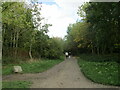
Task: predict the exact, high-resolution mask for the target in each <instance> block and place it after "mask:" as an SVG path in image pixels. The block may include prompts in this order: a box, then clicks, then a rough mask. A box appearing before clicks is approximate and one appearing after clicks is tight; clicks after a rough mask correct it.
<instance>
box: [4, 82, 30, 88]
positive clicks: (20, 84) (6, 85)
mask: <svg viewBox="0 0 120 90" xmlns="http://www.w3.org/2000/svg"><path fill="white" fill-rule="evenodd" d="M31 84H32V83H31V82H29V81H4V82H2V88H29V87H30V85H31Z"/></svg>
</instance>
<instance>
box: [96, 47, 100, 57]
mask: <svg viewBox="0 0 120 90" xmlns="http://www.w3.org/2000/svg"><path fill="white" fill-rule="evenodd" d="M97 54H98V55H99V54H100V50H99V47H97Z"/></svg>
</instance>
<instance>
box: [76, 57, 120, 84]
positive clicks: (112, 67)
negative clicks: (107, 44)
mask: <svg viewBox="0 0 120 90" xmlns="http://www.w3.org/2000/svg"><path fill="white" fill-rule="evenodd" d="M111 57H112V56H111ZM108 58H109V59H108ZM115 59H116V58H110V57H108V56H101V55H100V56H97V55H80V58H79V59H78V64H79V66H80V67H81V71H82V72H83V73H84V75H85V76H86V77H87V78H89V79H90V80H92V81H94V82H97V83H101V84H107V85H116V86H120V77H119V70H118V69H119V67H120V64H119V63H117V62H116V60H115Z"/></svg>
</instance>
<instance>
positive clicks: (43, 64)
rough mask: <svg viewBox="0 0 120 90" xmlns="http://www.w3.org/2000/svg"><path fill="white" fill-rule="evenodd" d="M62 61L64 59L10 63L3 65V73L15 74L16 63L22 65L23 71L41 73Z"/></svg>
mask: <svg viewBox="0 0 120 90" xmlns="http://www.w3.org/2000/svg"><path fill="white" fill-rule="evenodd" d="M60 62H62V60H40V61H33V62H24V63H21V64H8V65H6V66H4V67H3V69H2V74H3V75H8V74H13V73H14V72H13V66H15V65H19V66H21V67H22V69H23V73H39V72H43V71H45V70H47V69H49V68H51V67H53V66H54V65H56V64H58V63H60Z"/></svg>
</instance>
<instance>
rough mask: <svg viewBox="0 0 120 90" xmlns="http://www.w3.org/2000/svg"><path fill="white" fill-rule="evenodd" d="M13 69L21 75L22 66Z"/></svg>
mask: <svg viewBox="0 0 120 90" xmlns="http://www.w3.org/2000/svg"><path fill="white" fill-rule="evenodd" d="M13 68H14V72H15V73H21V72H22V68H21V66H13Z"/></svg>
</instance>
